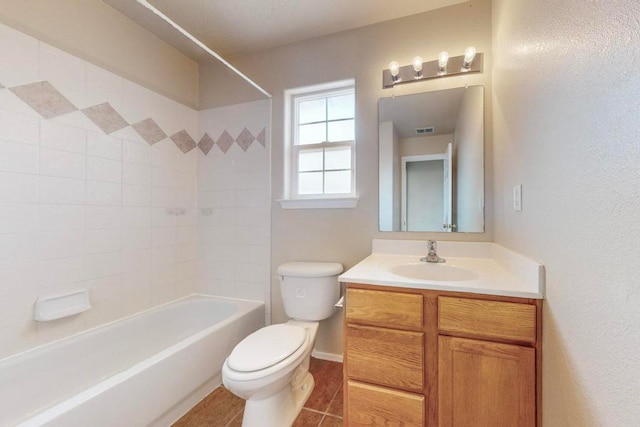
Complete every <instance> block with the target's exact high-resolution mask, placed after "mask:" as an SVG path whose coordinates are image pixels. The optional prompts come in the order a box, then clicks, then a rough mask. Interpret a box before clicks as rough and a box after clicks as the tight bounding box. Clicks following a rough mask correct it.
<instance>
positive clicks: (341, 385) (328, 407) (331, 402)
mask: <svg viewBox="0 0 640 427" xmlns="http://www.w3.org/2000/svg"><path fill="white" fill-rule="evenodd" d="M342 387H343V384H342V381H340V387H338V388H337V389H336V392H335V393H334V394H333V397H332V398H331V400H330V401H329V406H327V410H326V411H325V413H326V414H328V415H334V414H329V409H330V408H331V405H332V404H333V402H334V401H335V400H336V396H337V395H338V393H339V392H340V389H341V388H342ZM336 416H337V415H336Z"/></svg>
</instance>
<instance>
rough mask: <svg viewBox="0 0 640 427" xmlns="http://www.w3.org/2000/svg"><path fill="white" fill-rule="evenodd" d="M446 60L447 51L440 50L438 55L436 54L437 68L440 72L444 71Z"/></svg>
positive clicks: (447, 59) (447, 56)
mask: <svg viewBox="0 0 640 427" xmlns="http://www.w3.org/2000/svg"><path fill="white" fill-rule="evenodd" d="M447 62H449V53H448V52H440V55H438V68H439V71H440V72H441V73H444V72H445V70H446V69H447Z"/></svg>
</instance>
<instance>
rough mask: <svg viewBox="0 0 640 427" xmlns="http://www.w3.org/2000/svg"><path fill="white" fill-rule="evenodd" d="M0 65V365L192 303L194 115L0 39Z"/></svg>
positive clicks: (22, 43)
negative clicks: (38, 311) (40, 300)
mask: <svg viewBox="0 0 640 427" xmlns="http://www.w3.org/2000/svg"><path fill="white" fill-rule="evenodd" d="M0 52H1V54H0V84H1V87H0V343H1V344H2V345H0V358H1V357H3V356H6V355H9V354H13V353H16V352H19V351H22V350H26V349H28V348H30V347H33V346H35V345H39V344H43V343H46V342H49V341H52V340H54V339H57V338H60V337H64V336H67V335H70V334H73V333H76V332H80V331H82V330H84V329H87V328H90V327H93V326H96V325H99V324H102V323H105V322H108V321H111V320H114V319H116V318H119V317H122V316H125V315H128V314H132V313H135V312H137V311H140V310H143V309H146V308H149V307H151V306H154V305H157V304H161V303H163V302H166V301H168V300H171V299H175V298H177V297H179V296H181V295H186V294H188V293H191V292H193V289H194V282H195V273H196V258H197V243H196V239H197V231H198V230H197V210H196V208H197V199H198V195H197V190H196V189H197V181H196V180H197V163H198V156H202V152H201V151H200V150H199V149H196V148H195V147H196V143H195V141H194V140H193V139H192V137H195V136H196V135H197V130H198V129H197V127H198V125H197V122H198V113H197V112H196V111H195V110H193V109H190V108H188V107H185V106H183V105H181V104H179V103H177V102H174V101H172V100H170V99H168V98H165V97H163V96H160V95H158V94H156V93H154V92H152V91H149V90H147V89H145V88H143V87H141V86H139V85H136V84H134V83H132V82H130V81H128V80H125V79H123V78H121V77H119V76H117V75H115V74H112V73H109V72H106V71H104V70H103V69H101V68H98V67H96V66H94V65H92V64H90V63H88V62H85V61H82V60H80V59H78V58H76V57H74V56H71V55H69V54H66V53H64V52H62V51H60V50H58V49H55V48H53V47H51V46H49V45H47V44H45V43H42V42H39V41H38V40H36V39H34V38H31V37H28V36H26V35H24V34H22V33H20V32H17V31H15V30H13V29H10V28H8V27H6V26H1V25H0ZM132 125H133V126H132ZM259 148H260V149H261V150H263V148H262V147H261V146H259ZM183 151H184V152H185V153H183ZM267 224H268V222H267ZM265 247H266V245H265ZM248 255H253V256H257V255H256V254H255V253H253V254H248ZM254 273H255V271H254ZM247 274H248V275H249V276H247V277H245V278H246V279H251V278H253V276H250V272H249V271H247ZM266 276H268V274H267V275H266ZM77 288H88V289H89V291H90V295H91V302H92V305H93V308H92V309H91V310H90V311H88V312H86V313H84V314H81V315H78V316H74V317H71V318H67V319H62V320H58V321H55V322H50V323H36V322H34V321H33V320H32V318H33V304H34V302H35V300H36V298H37V297H39V296H46V295H53V294H58V293H61V292H66V291H70V290H74V289H77ZM260 296H261V299H262V298H264V296H263V295H260Z"/></svg>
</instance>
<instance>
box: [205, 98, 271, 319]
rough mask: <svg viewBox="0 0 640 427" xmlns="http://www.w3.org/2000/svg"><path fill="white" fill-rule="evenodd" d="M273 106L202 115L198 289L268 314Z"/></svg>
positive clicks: (252, 105)
mask: <svg viewBox="0 0 640 427" xmlns="http://www.w3.org/2000/svg"><path fill="white" fill-rule="evenodd" d="M270 108H271V104H270V101H268V100H265V101H256V102H249V103H245V104H237V105H232V106H229V107H221V108H213V109H209V110H204V111H200V113H199V119H198V126H199V132H198V135H199V136H200V138H199V139H198V141H199V143H198V150H197V151H198V152H199V159H198V206H199V210H200V216H199V220H198V248H199V252H198V284H197V290H198V291H199V292H203V293H211V294H215V295H221V296H226V297H233V298H246V299H252V300H259V301H264V302H266V303H267V304H266V307H265V308H266V318H267V322H268V321H269V319H270V315H271V307H270V304H269V301H270V285H269V278H270V275H269V269H270V241H271V239H270V235H271V234H270V233H271V231H270V220H271V214H270V212H271V210H270V191H271V184H270V155H269V153H270V150H269V145H270V144H269V141H268V138H267V137H266V136H265V135H269V130H268V123H269V120H270Z"/></svg>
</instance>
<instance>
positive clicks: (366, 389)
mask: <svg viewBox="0 0 640 427" xmlns="http://www.w3.org/2000/svg"><path fill="white" fill-rule="evenodd" d="M347 396H348V399H347V419H348V422H349V426H350V427H353V426H405V427H410V426H415V427H422V426H423V425H424V420H425V404H424V402H425V399H424V396H422V395H417V394H413V393H405V392H402V391H397V390H390V389H386V388H382V387H375V386H371V385H368V384H362V383H358V382H355V381H348V382H347Z"/></svg>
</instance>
